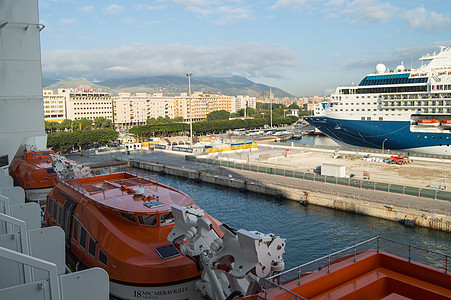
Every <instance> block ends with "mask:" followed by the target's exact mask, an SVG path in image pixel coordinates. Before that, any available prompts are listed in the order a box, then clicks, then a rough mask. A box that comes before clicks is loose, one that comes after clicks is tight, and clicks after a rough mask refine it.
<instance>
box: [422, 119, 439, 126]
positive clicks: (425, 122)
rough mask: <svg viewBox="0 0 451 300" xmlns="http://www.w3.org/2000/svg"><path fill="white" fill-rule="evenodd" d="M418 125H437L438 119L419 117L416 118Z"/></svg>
mask: <svg viewBox="0 0 451 300" xmlns="http://www.w3.org/2000/svg"><path fill="white" fill-rule="evenodd" d="M418 125H423V126H439V125H440V121H439V120H437V119H419V120H418Z"/></svg>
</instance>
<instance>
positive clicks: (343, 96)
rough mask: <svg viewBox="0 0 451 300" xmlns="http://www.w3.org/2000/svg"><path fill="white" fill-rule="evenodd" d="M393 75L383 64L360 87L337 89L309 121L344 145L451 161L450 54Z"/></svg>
mask: <svg viewBox="0 0 451 300" xmlns="http://www.w3.org/2000/svg"><path fill="white" fill-rule="evenodd" d="M420 61H422V62H423V65H422V66H421V67H420V68H418V69H407V68H406V67H405V66H404V64H403V63H401V64H400V65H399V66H397V67H396V69H394V70H387V68H386V67H385V65H383V64H378V65H377V66H376V72H375V73H372V74H368V75H367V76H366V77H365V78H363V79H362V81H361V82H360V83H359V84H358V85H351V86H340V87H337V89H336V90H335V93H334V94H333V95H331V101H330V102H327V103H321V104H318V106H321V107H319V108H318V109H316V110H315V114H314V116H313V117H306V118H305V119H306V120H307V121H308V122H309V123H310V124H312V125H314V126H315V127H317V128H318V129H320V130H321V131H323V132H324V133H325V134H327V135H328V136H329V137H331V138H332V139H334V140H335V141H337V142H339V143H344V144H351V145H355V146H361V147H370V148H379V149H383V148H384V147H385V149H393V150H404V151H407V152H409V151H411V152H418V153H427V154H441V155H449V154H451V150H450V148H449V144H450V138H451V134H450V132H451V131H450V130H451V48H445V47H441V49H440V52H439V53H434V54H432V55H425V56H423V57H421V58H420Z"/></svg>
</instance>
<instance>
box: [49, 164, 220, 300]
mask: <svg viewBox="0 0 451 300" xmlns="http://www.w3.org/2000/svg"><path fill="white" fill-rule="evenodd" d="M172 205H179V206H188V205H194V204H193V201H192V199H191V197H190V196H188V195H187V194H185V193H183V192H181V191H179V190H176V189H174V188H171V187H169V186H166V185H163V184H161V183H158V182H156V180H151V179H150V178H143V177H138V176H135V175H133V174H130V173H125V172H123V173H116V174H108V175H99V176H92V177H86V178H79V179H72V180H64V181H60V182H59V183H58V184H57V185H56V186H55V188H54V189H53V190H52V191H51V192H50V193H49V195H48V200H47V209H46V212H45V219H46V222H47V225H49V226H60V227H61V228H63V230H64V231H65V234H66V245H67V247H68V248H69V249H70V253H71V261H72V262H69V263H68V264H69V266H71V267H72V268H74V269H75V268H79V267H88V268H91V267H100V268H103V269H105V270H106V271H107V272H108V275H109V277H110V293H111V295H112V296H113V299H154V300H172V299H199V298H200V294H199V293H198V292H197V290H196V288H195V282H196V281H197V280H198V279H199V278H200V275H201V272H200V270H199V269H198V267H197V265H196V262H195V261H194V260H192V259H190V258H189V257H187V256H185V255H182V254H181V253H180V251H179V249H177V248H176V247H175V246H174V245H172V244H171V243H169V242H168V240H167V237H168V234H169V232H170V231H171V230H172V228H174V225H175V223H174V217H173V215H172V210H171V206H172ZM205 215H206V217H207V218H208V219H209V220H210V222H211V225H212V228H213V230H215V231H216V232H217V233H218V234H220V235H222V234H221V231H220V230H219V222H218V221H217V220H215V219H214V218H212V217H210V216H208V215H207V214H205Z"/></svg>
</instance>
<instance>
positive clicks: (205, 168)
mask: <svg viewBox="0 0 451 300" xmlns="http://www.w3.org/2000/svg"><path fill="white" fill-rule="evenodd" d="M124 154H125V153H121V154H119V155H124ZM114 155H118V154H114V153H113V154H111V153H110V154H101V155H92V156H81V157H80V156H71V157H70V158H71V159H74V160H76V161H79V162H82V163H85V164H87V165H94V164H100V163H103V162H108V161H111V160H113V156H114ZM124 156H125V157H127V158H129V159H137V160H144V161H149V162H154V163H159V164H164V165H170V166H178V167H185V168H190V169H194V170H198V171H200V172H208V173H213V174H217V175H222V176H229V175H230V176H232V177H234V178H247V179H248V180H250V181H259V182H262V183H268V184H269V183H270V184H273V185H274V184H275V185H280V186H287V187H294V188H298V189H301V190H306V191H313V192H320V193H325V194H332V195H338V196H346V197H352V198H355V199H361V200H364V201H370V202H377V203H383V204H387V205H393V206H398V207H405V208H412V209H416V210H419V211H427V212H431V213H437V214H444V215H448V216H451V201H444V200H434V199H430V198H423V197H420V198H419V197H415V196H409V195H400V194H393V193H388V192H383V191H373V190H368V189H359V188H355V187H348V186H343V185H335V184H331V183H323V182H314V181H310V180H302V179H297V178H289V177H283V176H278V175H272V174H264V173H256V172H251V171H244V170H237V169H231V168H225V167H220V166H213V165H209V164H200V163H196V162H190V161H186V160H185V155H183V154H173V153H170V152H163V151H154V152H149V151H134V152H132V153H131V155H124ZM274 167H276V166H274Z"/></svg>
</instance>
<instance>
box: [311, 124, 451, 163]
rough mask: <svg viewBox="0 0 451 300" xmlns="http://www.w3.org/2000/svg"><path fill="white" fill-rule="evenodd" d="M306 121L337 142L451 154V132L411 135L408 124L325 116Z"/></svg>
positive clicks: (378, 147)
mask: <svg viewBox="0 0 451 300" xmlns="http://www.w3.org/2000/svg"><path fill="white" fill-rule="evenodd" d="M304 119H305V120H306V121H307V122H309V123H310V124H311V125H313V126H315V127H316V128H318V129H319V130H321V131H322V132H323V133H325V134H326V135H327V136H329V137H330V138H332V139H333V140H335V141H337V142H338V143H345V144H349V145H353V146H358V147H368V148H377V149H382V148H384V149H391V150H406V151H412V152H419V153H427V154H441V155H449V154H451V149H450V148H449V145H450V143H451V134H450V133H432V132H412V131H411V130H410V122H409V121H366V120H365V121H364V120H362V121H359V120H343V119H333V118H329V117H324V116H321V117H320V116H318V117H304ZM448 152H449V153H448Z"/></svg>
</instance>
